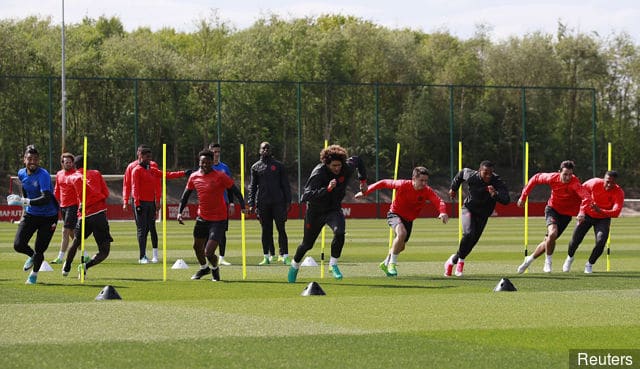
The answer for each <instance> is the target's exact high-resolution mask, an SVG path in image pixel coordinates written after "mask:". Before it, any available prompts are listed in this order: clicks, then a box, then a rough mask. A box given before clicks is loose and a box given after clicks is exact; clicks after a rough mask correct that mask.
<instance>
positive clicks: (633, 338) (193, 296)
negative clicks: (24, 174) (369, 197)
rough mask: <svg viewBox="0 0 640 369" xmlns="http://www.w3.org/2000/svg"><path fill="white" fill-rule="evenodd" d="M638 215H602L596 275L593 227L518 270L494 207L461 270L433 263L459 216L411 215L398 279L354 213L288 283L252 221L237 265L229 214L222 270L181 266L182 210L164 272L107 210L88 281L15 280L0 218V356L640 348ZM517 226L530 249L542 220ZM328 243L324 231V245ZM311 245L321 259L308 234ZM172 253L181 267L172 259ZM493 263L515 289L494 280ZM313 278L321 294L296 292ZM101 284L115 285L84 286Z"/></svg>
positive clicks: (405, 364) (246, 364)
mask: <svg viewBox="0 0 640 369" xmlns="http://www.w3.org/2000/svg"><path fill="white" fill-rule="evenodd" d="M637 221H638V219H637V218H621V219H616V220H614V221H613V226H612V236H611V250H612V254H611V271H610V272H606V271H605V268H606V255H603V256H602V257H601V258H600V260H599V261H598V263H597V264H596V265H595V266H594V274H592V275H584V274H583V273H582V271H583V265H584V263H585V261H586V259H587V258H588V255H589V254H590V252H591V249H592V247H593V235H592V234H589V235H588V236H587V237H586V238H585V240H584V242H583V244H582V245H581V247H580V249H579V250H578V253H577V254H576V261H575V262H574V265H573V268H574V270H573V271H572V272H570V273H562V272H561V267H562V262H563V261H564V258H565V256H566V249H567V246H566V245H567V243H568V241H569V238H570V235H571V231H572V229H568V230H567V231H566V233H565V234H564V235H563V236H562V237H561V238H560V240H559V242H558V245H557V249H556V255H555V257H554V271H553V273H551V274H544V273H542V264H543V259H538V260H536V261H535V262H534V264H533V265H532V267H531V272H529V273H526V274H522V275H518V274H516V273H515V269H516V267H517V265H518V264H520V263H521V262H522V258H523V255H524V243H523V220H522V219H521V218H493V219H490V220H489V224H488V226H487V229H486V230H485V233H484V235H483V237H482V239H481V240H480V242H479V243H478V245H477V246H476V248H475V249H474V251H473V252H472V253H471V255H470V256H469V257H468V258H467V260H466V261H467V263H466V265H465V276H464V277H462V278H456V277H451V278H445V277H443V276H442V265H443V262H444V260H446V258H447V257H448V256H449V255H450V254H452V253H453V252H455V250H456V249H457V240H458V230H457V219H452V220H451V222H450V223H449V224H447V225H442V224H441V223H439V222H438V221H437V220H435V219H419V220H417V221H416V222H415V225H414V232H413V234H412V236H411V240H410V241H409V243H408V245H407V249H406V250H405V252H403V253H402V254H401V255H400V257H399V265H398V272H399V276H398V278H388V277H386V276H384V274H383V273H382V272H381V271H380V270H379V269H378V263H379V262H380V261H381V260H382V259H383V258H384V257H385V255H386V252H387V247H388V238H389V231H388V227H387V226H386V222H385V220H383V219H369V220H359V219H358V220H355V219H352V220H348V222H347V237H346V238H347V240H346V246H345V249H344V252H343V257H342V258H341V270H342V272H343V274H344V276H345V278H344V279H343V280H342V281H335V280H333V279H332V278H331V275H330V273H328V272H326V273H325V276H324V279H320V269H319V267H303V268H302V270H301V271H300V273H299V277H298V283H296V284H289V283H287V282H286V274H287V268H288V267H286V266H283V265H269V266H264V267H258V266H257V265H256V264H257V263H258V262H259V261H260V260H261V258H262V251H261V246H260V229H259V226H258V224H257V222H256V221H255V220H248V221H247V228H246V235H247V247H246V249H247V279H243V277H242V267H241V262H242V258H241V248H240V222H239V221H234V222H232V223H231V225H230V229H229V233H228V248H227V257H226V259H227V260H229V261H230V262H232V263H233V266H230V267H222V269H221V274H222V279H223V281H222V282H211V281H210V280H209V279H203V280H200V281H191V280H190V279H189V277H190V276H191V275H192V274H193V273H194V272H195V271H196V268H197V266H196V265H197V263H196V261H195V257H194V256H193V251H192V250H191V242H192V235H191V232H192V227H193V222H190V223H187V226H179V225H178V224H177V223H176V222H175V221H174V222H169V223H168V225H167V245H168V257H167V281H163V280H162V279H163V265H162V263H159V264H150V265H139V264H137V257H138V251H137V244H136V240H135V225H134V224H133V223H131V222H112V223H111V228H112V235H113V237H114V239H115V242H114V243H113V245H112V253H111V255H110V256H109V258H108V259H107V260H106V261H105V262H104V263H103V264H101V265H98V266H96V267H95V268H92V269H90V270H89V271H88V274H87V279H86V280H85V283H84V284H81V283H80V281H79V280H77V279H76V278H75V275H73V273H72V275H70V276H69V277H62V275H61V273H60V269H61V268H60V266H59V265H53V268H54V272H41V273H39V276H38V284H37V285H35V286H26V285H24V281H25V279H26V277H27V273H25V272H23V271H22V264H23V262H24V260H25V257H24V256H23V255H20V254H17V253H16V252H15V251H13V237H14V235H15V231H16V228H17V226H16V225H14V224H8V223H0V309H1V312H2V313H1V314H0V327H2V329H1V330H0V368H65V369H70V368H191V367H194V368H195V367H220V368H327V367H350V368H382V367H387V368H388V367H398V368H568V367H569V350H572V349H638V348H640V304H638V301H640V283H639V282H640V263H639V260H640V250H638V247H637V244H638V235H637ZM529 225H530V227H529V240H530V241H529V246H528V249H529V252H530V253H531V252H532V250H533V249H534V247H535V245H536V244H537V243H538V242H539V241H540V240H541V239H542V236H543V234H544V220H543V219H541V218H531V219H530V222H529ZM158 229H159V230H160V229H161V227H160V225H159V227H158ZM287 231H288V234H289V240H290V242H289V247H290V253H291V254H293V253H294V252H295V248H296V246H297V245H298V243H299V242H300V240H301V238H302V234H301V233H302V232H301V231H302V222H301V221H299V220H291V221H289V222H288V223H287ZM328 234H330V233H329V232H328ZM59 242H60V230H58V233H57V234H56V237H54V240H53V241H52V243H51V246H50V247H49V250H48V251H47V254H46V260H48V261H50V260H51V259H53V258H55V256H56V255H57V251H58V249H59ZM93 242H94V241H93V239H92V238H89V239H88V242H87V248H88V250H89V251H91V252H95V250H96V247H95V245H94V243H93ZM329 244H330V237H329V238H328V239H327V246H326V250H325V254H326V255H327V258H328V255H329V253H330V251H329V249H330V246H329ZM150 247H151V246H150V245H149V249H150ZM161 247H162V246H161ZM149 254H150V250H149ZM308 255H309V256H313V257H314V258H315V259H316V260H317V261H318V262H319V259H320V257H319V256H320V240H318V242H316V245H315V248H314V249H313V250H311V251H310V253H309V254H308ZM178 258H182V259H184V260H185V261H186V262H187V264H189V266H190V268H189V269H186V270H184V269H183V270H172V269H171V265H172V264H173V262H174V261H175V260H176V259H178ZM72 270H75V268H74V269H72ZM504 277H506V278H509V279H510V280H511V282H512V283H513V284H514V285H515V286H516V287H517V289H518V291H517V292H511V293H509V292H493V288H494V287H495V286H496V285H497V283H498V282H499V281H500V279H501V278H504ZM312 281H316V282H318V283H319V284H320V285H321V287H322V288H323V290H324V291H325V292H326V294H327V295H326V296H309V297H302V296H300V293H301V292H302V290H303V289H304V287H305V286H306V285H307V284H308V283H309V282H312ZM106 285H112V286H114V287H115V288H116V290H117V291H118V293H119V294H120V295H121V296H122V300H110V301H95V300H94V299H95V297H96V296H97V295H98V294H99V292H100V291H101V290H102V288H104V286H106ZM634 359H635V360H636V361H635V362H636V363H637V362H640V357H637V358H634Z"/></svg>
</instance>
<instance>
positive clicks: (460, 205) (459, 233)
mask: <svg viewBox="0 0 640 369" xmlns="http://www.w3.org/2000/svg"><path fill="white" fill-rule="evenodd" d="M461 170H462V141H458V171H461ZM460 240H462V186H460V188H459V189H458V242H460Z"/></svg>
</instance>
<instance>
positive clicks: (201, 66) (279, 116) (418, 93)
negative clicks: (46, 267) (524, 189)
mask: <svg viewBox="0 0 640 369" xmlns="http://www.w3.org/2000/svg"><path fill="white" fill-rule="evenodd" d="M196 23H197V25H196V28H195V30H194V31H193V32H188V33H185V32H177V31H175V30H174V29H172V28H165V29H162V30H159V31H155V32H152V31H151V30H150V29H148V28H138V29H136V30H133V31H131V32H127V31H125V30H124V27H123V25H122V22H121V21H120V20H119V19H118V18H117V17H100V18H98V19H91V18H85V19H84V20H83V21H82V22H80V23H78V24H71V25H67V27H66V75H67V77H68V79H67V101H68V102H67V138H66V140H65V144H66V147H65V148H64V149H66V150H69V151H73V152H80V150H82V139H83V137H84V136H87V137H88V141H89V143H90V145H89V147H90V155H91V157H92V158H93V162H92V163H91V164H93V166H94V167H97V168H99V169H100V170H102V171H103V173H108V174H112V173H122V172H123V171H124V168H125V167H126V164H127V163H128V162H130V161H131V160H132V159H133V157H134V155H135V145H136V144H138V143H147V144H150V145H152V147H153V148H154V152H155V154H156V158H157V159H159V156H160V155H159V154H160V153H161V146H160V145H161V144H162V143H165V144H166V145H167V158H168V160H167V166H168V167H169V168H171V169H174V168H184V167H189V166H193V165H194V163H195V160H196V159H195V157H196V155H197V152H198V151H199V150H200V149H202V148H203V147H205V146H206V145H207V144H208V143H209V142H214V141H218V140H219V141H221V144H222V146H223V160H224V161H225V162H227V163H228V164H229V165H230V166H231V167H232V168H238V167H239V165H240V158H239V155H238V147H239V145H240V144H244V145H245V150H246V160H247V161H248V164H247V168H248V165H250V164H251V163H252V162H253V159H255V158H257V156H256V154H257V149H258V146H259V144H260V142H261V141H270V142H271V143H272V146H273V147H274V153H275V154H276V156H277V157H278V158H279V159H280V160H282V161H283V162H284V163H285V164H286V165H287V169H288V171H289V172H290V173H291V175H292V178H298V181H300V180H302V184H304V178H306V176H307V175H308V173H309V171H310V170H311V168H312V167H313V166H314V165H315V164H316V163H317V161H318V152H319V150H320V149H321V148H322V147H323V143H324V140H327V141H328V142H329V143H338V144H341V145H343V146H345V147H347V148H348V149H349V150H350V152H351V153H353V154H358V155H361V156H363V157H364V158H365V160H366V161H367V162H368V163H371V164H370V165H369V167H370V168H371V173H370V174H369V177H370V178H372V179H375V177H378V178H384V177H390V176H392V175H393V167H394V165H393V164H394V160H395V149H396V143H400V144H401V156H400V163H401V167H400V171H399V176H401V177H407V176H409V175H410V173H411V169H412V168H413V166H415V165H425V166H427V167H429V168H430V169H431V171H432V173H433V174H432V177H433V180H434V181H435V182H438V183H442V184H443V185H446V183H447V181H448V180H449V179H450V175H451V172H452V171H453V170H457V160H458V159H457V148H456V147H453V146H452V145H451V144H452V143H454V144H456V145H457V142H458V141H461V142H462V143H463V147H464V151H463V152H464V156H463V165H464V166H470V167H474V166H476V165H477V164H478V163H479V162H480V161H481V160H483V159H491V160H493V161H495V162H496V165H497V168H498V170H499V172H500V173H501V174H503V175H505V176H506V177H507V178H508V179H509V180H510V181H511V182H512V183H514V185H513V186H512V187H513V189H514V190H515V191H517V189H518V188H519V187H521V185H522V181H523V179H522V173H523V160H524V147H523V141H524V140H525V139H526V141H527V142H529V144H530V150H531V151H530V164H529V165H530V169H529V170H530V174H532V173H533V172H536V171H553V170H555V169H557V165H558V164H559V163H560V161H561V160H564V159H573V160H575V161H576V162H577V164H578V168H579V170H578V174H579V175H580V176H581V177H582V178H583V179H587V178H589V177H591V175H592V174H593V173H596V175H600V174H602V171H603V170H604V169H606V161H607V143H608V142H611V143H612V147H613V154H614V155H613V166H614V167H615V169H617V170H619V171H620V172H621V174H622V175H621V178H620V182H621V183H622V184H623V185H624V186H626V189H628V188H635V187H637V186H638V183H637V179H636V178H638V175H637V174H639V173H638V172H639V167H638V165H637V163H636V161H635V160H636V158H637V157H638V156H639V154H640V152H639V151H640V145H637V142H638V138H639V137H640V135H639V133H640V132H639V124H638V113H639V111H640V104H639V93H638V83H637V81H638V78H639V77H640V54H639V49H638V46H637V45H635V43H634V41H633V40H632V38H631V37H630V36H629V35H628V34H625V33H619V34H611V35H607V36H601V35H598V34H595V33H582V32H576V31H574V30H572V29H570V28H569V27H568V26H566V25H564V24H562V23H559V24H558V29H557V32H556V33H555V34H547V33H543V32H533V33H530V34H526V35H524V36H512V37H509V38H508V39H506V40H501V41H492V40H491V37H490V35H491V29H490V27H487V26H478V27H477V29H476V33H475V34H474V36H473V37H471V38H469V39H466V40H462V39H459V38H457V37H455V36H453V35H451V34H449V33H448V32H446V31H443V32H434V33H424V32H421V31H416V30H411V29H388V28H385V27H382V26H379V25H376V24H375V23H373V22H370V21H367V20H363V19H360V18H356V17H350V16H341V15H325V16H319V17H308V18H299V19H293V20H283V19H282V18H280V17H278V16H266V17H263V18H262V19H259V20H257V21H256V22H255V23H254V24H253V25H252V26H251V27H249V28H246V29H242V30H239V29H234V28H233V27H232V26H230V25H229V24H228V23H226V22H224V21H221V20H220V19H219V18H218V17H217V15H216V14H215V13H212V14H211V15H210V16H209V17H204V18H202V19H199V20H197V21H196ZM60 34H61V30H60V26H59V25H56V24H53V23H52V21H51V19H50V18H38V17H29V18H25V19H19V20H11V19H8V20H7V19H5V20H0V50H3V51H2V53H0V131H1V132H2V134H1V135H0V158H1V160H0V163H1V164H0V165H1V167H0V174H2V176H3V177H5V178H6V177H7V176H9V175H12V174H13V175H15V172H16V171H17V169H18V168H19V167H21V165H22V162H21V160H22V159H21V158H22V152H23V150H24V147H25V146H26V145H27V144H30V143H35V144H36V145H38V146H40V147H41V150H43V149H44V151H48V150H50V152H51V155H50V157H46V156H44V157H43V159H45V162H44V163H43V166H44V167H45V168H48V167H51V168H53V169H54V170H57V169H58V157H59V155H60V153H61V151H62V148H61V147H60V142H61V125H60V99H61V96H60V77H59V76H60V69H61V57H60V50H61V37H60ZM51 122H53V124H52V123H51ZM594 123H595V125H593V124H594ZM594 135H595V136H594ZM299 177H302V178H299ZM0 186H3V187H4V186H5V183H2V184H0Z"/></svg>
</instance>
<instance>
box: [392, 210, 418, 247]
mask: <svg viewBox="0 0 640 369" xmlns="http://www.w3.org/2000/svg"><path fill="white" fill-rule="evenodd" d="M400 222H402V224H404V228H405V229H406V230H407V237H405V239H404V242H407V241H409V237H411V230H412V229H413V222H410V221H408V220H405V219H404V218H403V217H401V216H400V215H398V214H396V213H392V212H389V213H387V224H388V225H389V227H391V228H395V226H397V225H398V224H400Z"/></svg>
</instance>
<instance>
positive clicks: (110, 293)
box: [96, 286, 122, 300]
mask: <svg viewBox="0 0 640 369" xmlns="http://www.w3.org/2000/svg"><path fill="white" fill-rule="evenodd" d="M96 300H122V297H120V295H119V294H118V291H116V289H115V288H113V286H105V287H104V288H103V289H102V291H100V293H99V294H98V296H96Z"/></svg>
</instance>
